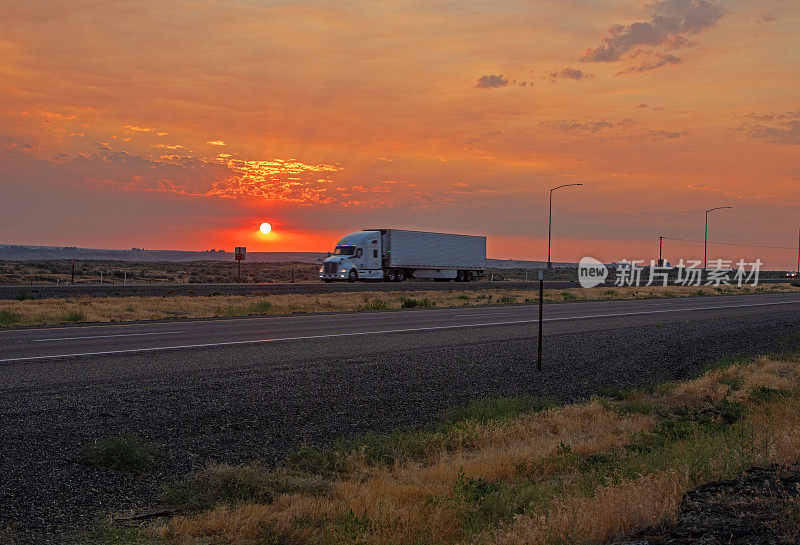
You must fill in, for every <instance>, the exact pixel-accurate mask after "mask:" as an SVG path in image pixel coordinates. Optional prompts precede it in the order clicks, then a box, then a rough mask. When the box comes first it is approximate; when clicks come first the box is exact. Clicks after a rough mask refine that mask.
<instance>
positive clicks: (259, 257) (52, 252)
mask: <svg viewBox="0 0 800 545" xmlns="http://www.w3.org/2000/svg"><path fill="white" fill-rule="evenodd" d="M326 256H327V254H325V253H321V252H247V261H250V262H255V263H276V262H289V261H294V262H299V263H318V262H319V260H320V259H325V257H326ZM0 259H10V260H36V259H100V260H108V261H234V254H233V252H226V251H225V250H206V251H204V252H189V251H183V250H143V249H139V248H132V249H130V250H105V249H99V248H77V247H63V246H23V245H10V244H6V245H0Z"/></svg>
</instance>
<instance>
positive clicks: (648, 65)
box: [617, 51, 683, 74]
mask: <svg viewBox="0 0 800 545" xmlns="http://www.w3.org/2000/svg"><path fill="white" fill-rule="evenodd" d="M640 57H641V58H643V60H641V61H640V63H639V64H638V65H636V66H631V67H629V68H626V69H625V70H620V71H619V72H617V74H633V73H637V72H647V71H648V70H655V69H656V68H661V67H662V66H666V65H668V64H680V63H681V62H683V61H681V59H680V58H679V57H676V56H675V55H665V54H664V53H658V52H656V51H647V52H644V51H641V52H639V53H638V54H636V55H634V56H633V57H631V58H640Z"/></svg>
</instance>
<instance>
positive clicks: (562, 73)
mask: <svg viewBox="0 0 800 545" xmlns="http://www.w3.org/2000/svg"><path fill="white" fill-rule="evenodd" d="M549 77H550V80H551V81H556V80H557V79H570V80H574V81H582V80H586V79H590V78H593V77H594V74H589V73H588V72H584V71H583V70H578V69H577V68H570V67H569V66H568V67H566V68H563V69H561V70H559V71H558V72H550V76H549Z"/></svg>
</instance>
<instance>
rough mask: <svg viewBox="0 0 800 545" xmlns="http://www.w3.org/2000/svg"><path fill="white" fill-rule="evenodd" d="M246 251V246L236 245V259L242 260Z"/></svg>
mask: <svg viewBox="0 0 800 545" xmlns="http://www.w3.org/2000/svg"><path fill="white" fill-rule="evenodd" d="M246 253H247V248H246V247H244V246H237V247H236V261H244V256H245V254H246Z"/></svg>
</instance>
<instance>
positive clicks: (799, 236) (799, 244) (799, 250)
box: [797, 229, 800, 277]
mask: <svg viewBox="0 0 800 545" xmlns="http://www.w3.org/2000/svg"><path fill="white" fill-rule="evenodd" d="M797 276H798V277H800V229H798V230H797Z"/></svg>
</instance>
